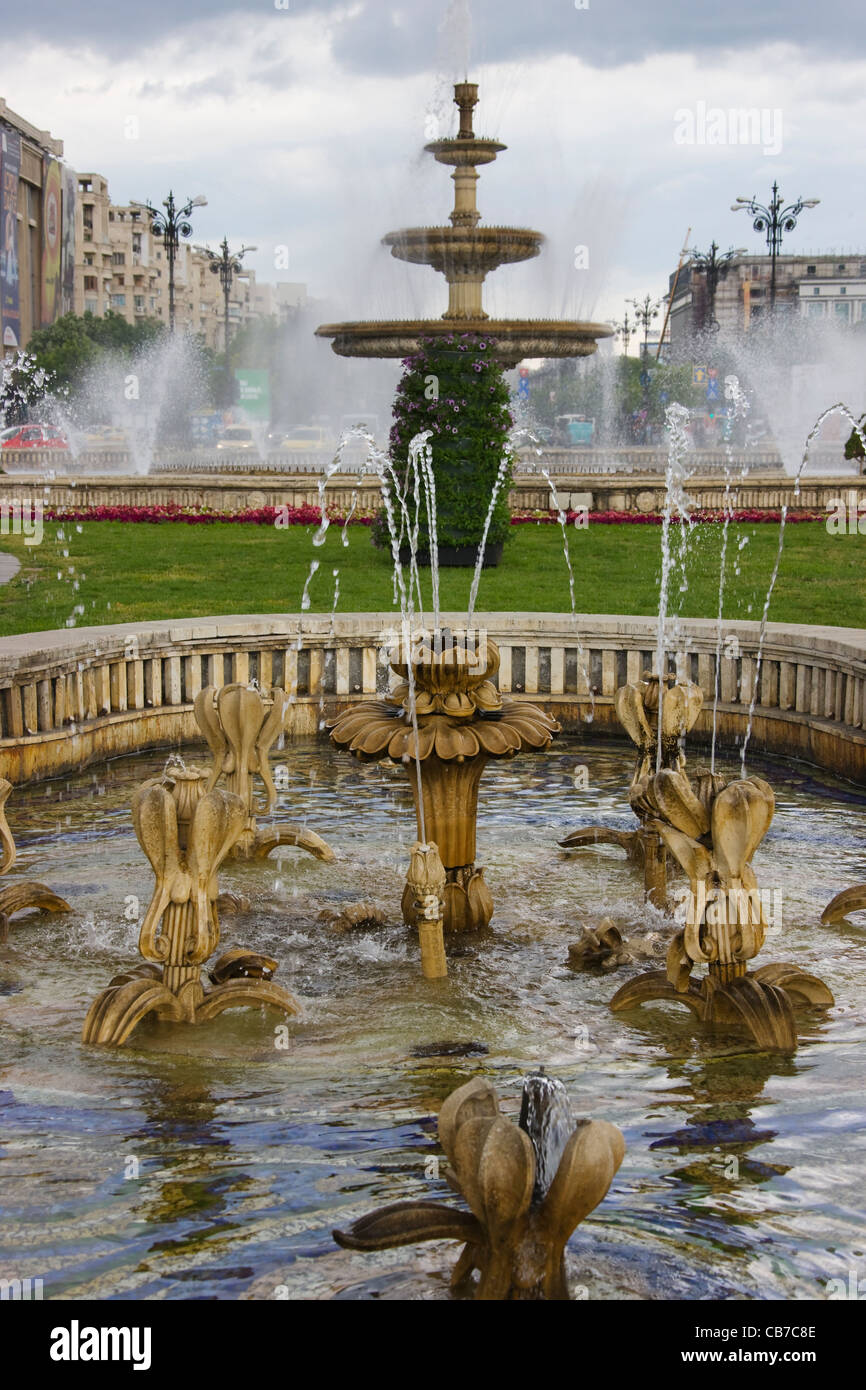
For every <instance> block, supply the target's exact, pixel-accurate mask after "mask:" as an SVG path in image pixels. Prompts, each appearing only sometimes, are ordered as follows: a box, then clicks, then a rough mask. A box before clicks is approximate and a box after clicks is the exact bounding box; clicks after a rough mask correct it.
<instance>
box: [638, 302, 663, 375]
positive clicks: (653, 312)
mask: <svg viewBox="0 0 866 1390" xmlns="http://www.w3.org/2000/svg"><path fill="white" fill-rule="evenodd" d="M631 303H632V304H633V305H634V316H635V320H636V325H637V327H638V328H643V352H642V356H643V360H644V362H646V358H647V352H648V351H649V331H650V324H651V323H652V321H653V319H654V318H658V312H659V309H660V308H661V300H660V299H653V297H652V295H651V294H645V295H644V297H643V299H633V300H632V301H631Z"/></svg>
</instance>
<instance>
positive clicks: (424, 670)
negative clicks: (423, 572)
mask: <svg viewBox="0 0 866 1390" xmlns="http://www.w3.org/2000/svg"><path fill="white" fill-rule="evenodd" d="M410 666H411V673H410ZM391 669H392V670H393V671H394V672H395V674H396V675H397V676H398V678H399V682H398V684H397V685H396V686H395V688H394V689H393V690H392V692H391V694H390V695H389V697H388V698H387V699H386V700H371V701H368V702H366V703H364V704H359V705H353V706H352V708H351V709H348V710H346V711H345V712H344V713H343V714H341V715H339V716H338V718H337V719H335V720H334V721H333V723H332V725H331V739H332V740H333V742H334V743H336V744H337V745H339V746H340V747H344V748H347V749H348V750H349V751H350V752H351V753H354V754H355V756H356V757H358V758H362V759H369V760H373V759H376V760H379V759H382V758H388V759H390V760H391V761H392V762H396V763H402V764H403V765H404V766H406V768H407V771H408V772H409V777H410V785H411V787H412V795H413V797H414V800H415V812H416V818H417V822H418V835H419V841H426V842H427V843H430V844H435V845H436V846H437V848H438V850H439V854H440V856H441V859H442V863H443V865H444V867H445V872H446V884H445V898H444V902H445V910H444V927H445V931H446V932H453V931H465V930H469V929H473V928H477V927H486V926H487V924H488V923H489V921H490V919H491V917H492V916H493V899H492V897H491V895H490V890H489V889H488V887H487V884H486V883H485V881H484V870H483V869H480V868H477V867H476V864H475V852H476V851H475V828H476V820H477V815H478V785H479V783H480V781H481V774H482V773H483V771H484V769H485V767H486V766H487V763H488V762H489V760H490V759H491V758H513V757H514V755H515V753H519V752H520V751H521V750H523V749H526V748H530V749H534V750H535V749H542V748H546V747H547V746H548V745H549V743H550V741H551V739H552V738H553V735H554V734H555V733H558V731H559V725H558V724H557V723H556V721H555V720H553V719H551V718H550V717H549V715H547V714H545V713H544V711H543V710H540V709H538V708H537V706H535V705H532V704H529V703H528V702H525V701H518V700H509V699H503V697H502V696H501V695H500V693H499V691H498V689H497V688H496V686H495V685H494V683H493V680H492V677H493V676H495V674H496V672H497V671H498V670H499V648H498V647H497V645H496V643H495V642H493V641H492V640H490V639H489V638H488V639H487V641H486V656H485V655H484V654H483V652H482V651H481V650H480V648H479V645H475V646H473V645H472V641H471V639H470V640H469V641H468V642H463V643H455V642H454V640H453V634H451V633H448V634H445V635H444V637H443V634H437V635H436V638H435V639H428V640H423V641H421V642H420V643H419V645H418V647H417V649H416V651H415V652H413V653H412V654H411V661H409V662H404V661H399V660H394V661H392V663H391ZM410 674H411V681H410ZM413 696H414V701H415V709H414V714H415V721H416V723H417V727H418V736H417V741H416V737H415V730H414V727H413V719H412V714H413V711H412V698H413ZM416 756H417V759H418V762H419V763H420V781H421V789H420V804H419V788H418V777H417V776H416V772H415V762H416ZM422 807H423V813H422ZM414 902H415V894H414V892H413V890H412V889H411V888H410V887H409V885H407V888H406V891H405V892H404V894H403V905H402V906H403V916H404V919H405V920H406V921H407V922H414V921H415V909H414Z"/></svg>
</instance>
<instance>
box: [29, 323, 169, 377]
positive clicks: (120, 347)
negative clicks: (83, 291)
mask: <svg viewBox="0 0 866 1390" xmlns="http://www.w3.org/2000/svg"><path fill="white" fill-rule="evenodd" d="M166 332H167V329H166V328H165V325H164V324H162V323H161V322H160V321H159V319H146V318H143V319H137V320H136V321H135V323H127V321H126V319H125V318H124V317H123V316H122V314H116V313H114V312H113V310H109V311H108V313H107V314H106V315H105V316H104V318H98V317H97V316H96V315H95V314H91V313H89V312H88V313H86V314H84V315H83V316H79V315H78V314H63V315H62V317H61V318H59V319H56V320H55V322H54V323H52V324H51V325H50V326H49V327H48V328H37V330H36V332H35V333H34V334H33V336H32V337H31V339H30V342H29V344H28V351H29V352H30V354H31V355H32V356H33V357H34V358H35V360H36V363H37V365H38V366H40V367H42V368H44V369H45V371H46V372H48V373H50V375H51V378H52V385H53V386H54V387H55V388H57V387H64V386H74V385H76V384H77V383H78V382H79V381H81V379H82V377H83V376H84V374H85V373H86V371H87V370H88V368H89V367H92V366H93V365H94V364H95V363H96V362H98V361H99V359H100V357H102V356H104V355H106V354H113V355H118V354H120V355H123V356H126V357H133V356H134V355H135V354H136V353H138V352H140V351H141V350H142V348H144V347H146V346H147V345H148V344H149V343H152V342H155V341H156V340H157V339H158V338H161V337H163V336H164V335H165V333H166Z"/></svg>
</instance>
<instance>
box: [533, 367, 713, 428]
mask: <svg viewBox="0 0 866 1390" xmlns="http://www.w3.org/2000/svg"><path fill="white" fill-rule="evenodd" d="M712 365H719V379H720V380H721V379H722V376H723V371H724V368H723V367H722V366H721V364H716V363H715V362H714V363H713V364H712ZM642 370H643V362H642V361H641V359H640V358H639V357H624V356H621V357H617V358H614V359H613V361H611V360H610V359H609V358H608V359H606V360H605V359H603V358H600V357H598V356H594V357H590V358H578V359H577V360H575V361H563V362H557V363H551V364H550V365H549V366H547V367H544V368H542V369H541V371H539V372H536V373H535V375H534V376H533V378H532V407H533V415H534V417H535V419H536V420H537V422H538V424H540V425H547V426H549V427H551V428H553V429H556V417H557V416H558V415H568V414H573V415H586V416H587V417H588V418H589V419H592V420H595V422H596V427H597V429H599V430H601V429H602V428H603V425H604V422H605V416H606V413H607V412H608V411H610V412H611V413H612V419H611V420H610V428H611V431H612V434H613V436H614V437H615V438H616V437H621V438H623V439H624V440H627V439H628V433H629V430H628V426H629V421H630V419H631V416H632V415H633V414H634V412H635V411H637V410H643V409H644V407H645V406H646V409H647V411H648V421H649V423H650V424H651V425H656V426H659V427H660V426H662V425H664V420H665V408H666V406H668V405H670V404H671V403H672V402H673V401H679V403H680V405H685V406H689V407H692V408H700V407H701V406H705V405H706V388H705V387H703V386H693V385H692V368H691V364H690V363H689V364H687V365H674V364H672V363H668V362H656V360H655V358H652V357H651V358H650V360H649V362H648V364H647V370H648V371H649V377H650V380H649V385H648V386H647V387H646V393H645V392H644V387H643V386H642V385H641V382H640V377H641V371H642ZM608 372H610V373H611V375H612V380H611V377H608V378H607V380H606V373H608ZM551 394H552V395H553V399H552V400H551ZM645 395H646V399H645ZM663 397H664V398H665V399H663ZM563 442H564V441H563ZM603 442H608V441H603Z"/></svg>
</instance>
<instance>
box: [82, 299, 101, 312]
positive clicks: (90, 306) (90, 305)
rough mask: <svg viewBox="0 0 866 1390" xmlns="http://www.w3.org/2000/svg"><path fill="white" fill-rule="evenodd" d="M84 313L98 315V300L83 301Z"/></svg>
mask: <svg viewBox="0 0 866 1390" xmlns="http://www.w3.org/2000/svg"><path fill="white" fill-rule="evenodd" d="M84 312H85V314H98V313H99V300H98V299H85V301H84Z"/></svg>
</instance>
